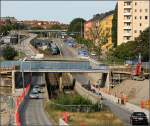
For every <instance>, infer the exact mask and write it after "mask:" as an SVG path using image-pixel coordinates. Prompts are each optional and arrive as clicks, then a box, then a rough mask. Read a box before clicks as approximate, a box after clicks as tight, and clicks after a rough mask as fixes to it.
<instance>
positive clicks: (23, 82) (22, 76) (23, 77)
mask: <svg viewBox="0 0 150 126" xmlns="http://www.w3.org/2000/svg"><path fill="white" fill-rule="evenodd" d="M22 63H23V61H21V70H22V72H21V73H22V84H23V92H24V88H25V83H24V72H23V65H22Z"/></svg>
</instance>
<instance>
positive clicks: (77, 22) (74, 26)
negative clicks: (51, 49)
mask: <svg viewBox="0 0 150 126" xmlns="http://www.w3.org/2000/svg"><path fill="white" fill-rule="evenodd" d="M84 22H85V20H84V19H83V18H75V19H73V20H72V21H71V23H70V25H69V28H68V33H70V32H78V33H81V31H82V32H83V31H84Z"/></svg>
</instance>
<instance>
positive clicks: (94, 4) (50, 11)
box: [1, 1, 116, 23]
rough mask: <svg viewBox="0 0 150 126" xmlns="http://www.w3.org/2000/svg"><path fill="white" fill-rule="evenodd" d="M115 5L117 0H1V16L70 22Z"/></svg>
mask: <svg viewBox="0 0 150 126" xmlns="http://www.w3.org/2000/svg"><path fill="white" fill-rule="evenodd" d="M115 5H116V1H43V2H42V1H1V16H2V17H3V16H14V17H16V18H17V19H18V20H32V19H37V20H47V21H51V20H56V21H60V22H62V23H69V22H70V21H71V20H72V19H74V18H76V17H81V18H84V19H85V20H89V19H90V18H92V17H93V15H94V14H97V13H103V12H106V11H109V10H113V9H114V8H115Z"/></svg>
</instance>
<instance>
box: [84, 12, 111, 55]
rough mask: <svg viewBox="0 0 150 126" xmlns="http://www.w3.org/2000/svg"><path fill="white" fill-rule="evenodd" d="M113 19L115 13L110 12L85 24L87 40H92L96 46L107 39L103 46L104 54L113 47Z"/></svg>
mask: <svg viewBox="0 0 150 126" xmlns="http://www.w3.org/2000/svg"><path fill="white" fill-rule="evenodd" d="M112 19H113V11H110V12H108V13H105V14H103V15H100V16H99V17H96V18H93V19H91V20H89V21H87V22H85V23H84V38H85V39H88V40H92V41H93V42H94V44H95V45H96V46H99V44H98V42H99V41H103V40H104V41H105V40H106V39H107V40H106V42H105V44H102V46H101V49H102V53H103V54H104V53H105V52H107V51H108V50H109V49H110V48H111V47H112V36H111V35H112ZM100 39H101V40H100Z"/></svg>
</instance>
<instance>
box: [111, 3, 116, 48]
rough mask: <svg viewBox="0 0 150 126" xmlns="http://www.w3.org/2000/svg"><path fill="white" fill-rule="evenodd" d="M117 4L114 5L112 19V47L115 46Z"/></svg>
mask: <svg viewBox="0 0 150 126" xmlns="http://www.w3.org/2000/svg"><path fill="white" fill-rule="evenodd" d="M117 17H118V4H116V7H115V11H114V14H113V19H112V29H111V30H112V43H113V47H116V46H117V20H118V18H117Z"/></svg>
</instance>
